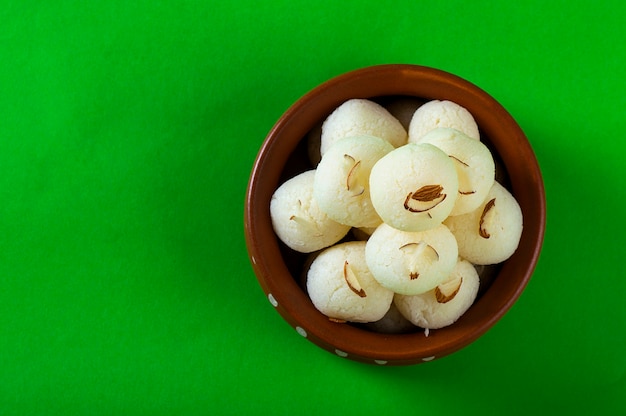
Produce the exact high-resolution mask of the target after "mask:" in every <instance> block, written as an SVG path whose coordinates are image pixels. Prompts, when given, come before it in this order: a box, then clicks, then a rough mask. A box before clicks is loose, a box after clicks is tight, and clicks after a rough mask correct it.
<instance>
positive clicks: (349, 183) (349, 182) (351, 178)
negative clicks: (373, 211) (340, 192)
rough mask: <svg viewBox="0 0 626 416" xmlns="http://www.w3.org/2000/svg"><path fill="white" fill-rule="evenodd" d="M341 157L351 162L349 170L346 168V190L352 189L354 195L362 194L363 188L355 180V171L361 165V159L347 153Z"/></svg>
mask: <svg viewBox="0 0 626 416" xmlns="http://www.w3.org/2000/svg"><path fill="white" fill-rule="evenodd" d="M343 157H344V158H345V159H346V160H348V161H349V163H351V164H352V166H351V167H350V170H348V175H347V176H346V190H348V191H352V192H353V193H354V196H359V195H363V193H364V192H365V188H364V187H363V186H361V185H360V184H358V183H357V181H356V173H357V171H358V169H359V167H360V166H361V161H360V160H356V159H355V158H354V157H353V156H351V155H349V154H347V153H346V154H344V155H343Z"/></svg>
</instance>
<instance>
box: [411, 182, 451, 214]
mask: <svg viewBox="0 0 626 416" xmlns="http://www.w3.org/2000/svg"><path fill="white" fill-rule="evenodd" d="M441 191H443V187H442V186H441V185H424V186H422V187H421V188H419V189H418V190H416V191H415V192H409V193H408V195H407V196H406V198H405V199H404V209H406V210H407V211H410V212H426V211H428V210H431V209H433V208H435V207H436V206H437V205H439V204H441V203H442V202H443V201H444V200H445V199H446V196H447V194H442V193H441Z"/></svg>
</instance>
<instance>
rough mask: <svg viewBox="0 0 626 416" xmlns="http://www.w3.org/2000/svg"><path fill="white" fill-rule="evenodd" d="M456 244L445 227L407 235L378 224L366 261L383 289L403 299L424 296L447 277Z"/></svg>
mask: <svg viewBox="0 0 626 416" xmlns="http://www.w3.org/2000/svg"><path fill="white" fill-rule="evenodd" d="M457 257H458V248H457V243H456V240H455V238H454V236H453V235H452V233H451V232H450V231H449V230H448V228H447V227H446V226H444V225H439V226H437V227H435V228H432V229H430V230H426V231H420V232H407V231H400V230H398V229H395V228H393V227H391V226H389V225H387V224H385V223H383V224H381V225H380V226H379V227H378V228H377V229H376V231H374V233H373V234H372V235H371V237H370V238H369V240H367V245H366V248H365V260H366V261H367V266H368V267H369V269H370V270H371V272H372V274H373V276H374V278H375V279H376V280H377V281H378V282H379V283H380V284H381V285H382V286H384V287H386V288H388V289H390V290H392V291H394V292H396V293H401V294H404V295H416V294H419V293H424V292H427V291H429V290H431V289H433V288H435V287H436V286H437V285H439V284H440V283H441V282H443V281H444V279H445V278H446V277H447V276H448V275H449V274H450V272H451V271H452V269H453V268H454V265H455V264H456V262H457Z"/></svg>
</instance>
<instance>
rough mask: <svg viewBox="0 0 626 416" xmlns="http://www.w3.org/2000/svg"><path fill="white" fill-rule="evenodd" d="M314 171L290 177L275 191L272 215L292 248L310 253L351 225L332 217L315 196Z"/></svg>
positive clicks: (280, 234)
mask: <svg viewBox="0 0 626 416" xmlns="http://www.w3.org/2000/svg"><path fill="white" fill-rule="evenodd" d="M314 180H315V171H314V170H309V171H306V172H303V173H301V174H299V175H296V176H294V177H293V178H291V179H289V180H287V181H286V182H284V183H283V184H282V185H280V186H279V187H278V189H276V191H274V194H273V195H272V198H271V200H270V218H271V220H272V226H273V228H274V232H275V233H276V235H277V236H278V238H279V239H280V240H281V241H282V242H283V243H285V244H286V245H287V246H288V247H289V248H291V249H292V250H295V251H299V252H301V253H310V252H313V251H316V250H320V249H322V248H325V247H328V246H330V245H332V244H335V243H336V242H337V241H339V240H341V239H342V238H343V237H344V236H345V235H346V234H347V233H348V231H350V226H348V225H343V224H339V223H338V222H336V221H334V220H332V219H330V218H329V217H328V215H326V213H324V211H322V210H321V209H320V208H319V205H318V204H317V202H316V201H315V199H314V198H313V182H314Z"/></svg>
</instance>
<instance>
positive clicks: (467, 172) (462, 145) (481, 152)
mask: <svg viewBox="0 0 626 416" xmlns="http://www.w3.org/2000/svg"><path fill="white" fill-rule="evenodd" d="M420 143H430V144H432V145H434V146H437V147H438V148H440V149H441V150H443V151H444V152H445V153H446V154H447V155H448V157H450V158H451V159H452V160H453V161H454V166H455V167H456V173H457V176H458V178H459V195H458V198H457V200H456V203H455V204H454V208H453V209H452V212H450V215H461V214H466V213H468V212H470V211H473V210H475V209H476V208H478V206H479V205H480V204H481V203H482V202H483V201H484V200H485V197H486V196H487V192H489V189H491V186H492V185H493V182H494V180H495V179H494V178H495V173H496V167H495V163H494V160H493V156H492V155H491V151H490V150H489V148H487V146H485V145H484V144H483V143H482V142H480V141H479V140H474V139H472V138H470V137H469V136H467V135H466V134H465V133H463V132H461V131H459V130H456V129H452V128H448V127H438V128H436V129H434V130H431V131H429V132H428V133H426V135H424V137H422V139H421V140H420Z"/></svg>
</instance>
